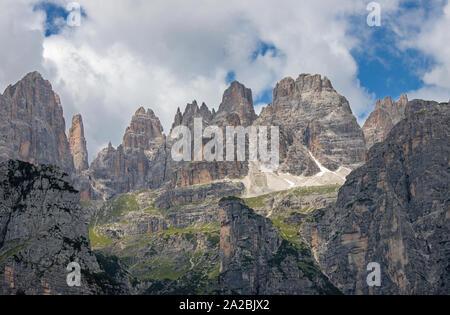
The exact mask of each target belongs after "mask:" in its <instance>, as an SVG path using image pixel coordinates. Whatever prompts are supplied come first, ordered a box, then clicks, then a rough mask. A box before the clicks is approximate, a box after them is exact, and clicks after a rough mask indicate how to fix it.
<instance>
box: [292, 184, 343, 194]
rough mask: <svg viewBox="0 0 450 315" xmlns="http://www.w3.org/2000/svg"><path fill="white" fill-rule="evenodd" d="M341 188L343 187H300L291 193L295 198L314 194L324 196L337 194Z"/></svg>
mask: <svg viewBox="0 0 450 315" xmlns="http://www.w3.org/2000/svg"><path fill="white" fill-rule="evenodd" d="M339 188H341V185H323V186H311V187H299V188H294V189H292V190H291V193H292V194H294V195H295V196H309V195H313V194H318V195H324V194H331V193H334V192H337V191H338V190H339Z"/></svg>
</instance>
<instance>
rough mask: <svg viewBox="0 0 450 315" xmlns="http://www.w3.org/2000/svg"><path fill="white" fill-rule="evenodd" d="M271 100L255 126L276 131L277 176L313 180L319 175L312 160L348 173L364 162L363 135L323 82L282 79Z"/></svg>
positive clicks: (310, 77)
mask: <svg viewBox="0 0 450 315" xmlns="http://www.w3.org/2000/svg"><path fill="white" fill-rule="evenodd" d="M273 98H274V99H273V105H272V104H269V105H268V106H267V107H266V108H264V109H263V111H262V112H261V115H260V117H259V118H258V119H257V120H256V121H255V123H254V124H255V125H266V126H270V125H274V126H280V160H281V162H282V163H281V168H280V170H281V171H283V172H287V173H291V174H295V175H305V176H310V175H314V174H316V173H318V172H319V171H320V169H319V165H317V163H315V161H314V159H313V157H314V158H315V159H317V160H318V161H319V162H320V163H321V164H322V165H323V166H324V167H326V168H327V169H329V170H331V171H335V170H337V169H338V168H339V167H341V166H344V167H348V168H351V169H353V168H355V167H357V166H359V165H361V163H362V162H363V161H364V158H365V154H366V149H365V142H364V135H363V132H362V130H361V128H360V127H359V125H358V123H357V121H356V118H355V117H354V116H353V114H352V111H351V109H350V106H349V103H348V101H347V100H346V99H345V97H343V96H341V95H339V94H338V93H337V92H336V91H335V90H334V88H333V86H332V85H331V82H330V81H329V80H328V78H326V77H324V78H322V77H321V76H320V75H309V74H302V75H300V76H299V77H298V78H297V79H296V80H294V79H292V78H285V79H283V80H281V81H280V82H279V83H278V84H277V86H276V87H275V89H274V92H273ZM310 153H311V154H312V155H313V157H312V156H311V154H310Z"/></svg>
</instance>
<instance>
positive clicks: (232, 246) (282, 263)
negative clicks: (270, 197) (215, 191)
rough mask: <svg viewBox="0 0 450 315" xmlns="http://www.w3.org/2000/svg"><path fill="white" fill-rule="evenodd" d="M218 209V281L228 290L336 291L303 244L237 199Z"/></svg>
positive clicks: (329, 292) (276, 292) (223, 200)
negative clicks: (281, 233) (288, 238)
mask: <svg viewBox="0 0 450 315" xmlns="http://www.w3.org/2000/svg"><path fill="white" fill-rule="evenodd" d="M219 208H220V212H219V214H220V220H221V230H220V269H219V271H220V276H219V284H220V286H221V289H222V291H223V292H225V293H228V294H244V295H255V294H327V293H328V294H337V293H339V291H338V290H337V289H336V288H335V287H334V286H333V285H332V284H331V283H330V282H329V281H328V279H327V278H326V277H325V276H324V275H323V274H322V273H321V272H320V271H319V270H318V267H317V266H316V265H315V263H314V260H313V259H312V256H311V252H310V251H309V249H308V248H306V247H296V246H294V245H293V244H292V243H289V242H287V241H286V240H283V239H282V238H281V237H279V230H278V228H276V227H275V226H274V225H273V223H272V222H271V221H270V220H269V219H267V218H264V217H262V216H259V215H257V214H255V213H254V212H253V210H252V209H250V208H248V207H247V206H246V205H245V204H244V202H243V201H242V200H240V199H238V198H234V197H229V198H224V199H222V200H221V201H220V202H219Z"/></svg>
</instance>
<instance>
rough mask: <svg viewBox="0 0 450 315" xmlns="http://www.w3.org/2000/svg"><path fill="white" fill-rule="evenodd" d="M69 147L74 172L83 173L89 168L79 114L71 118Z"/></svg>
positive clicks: (81, 120)
mask: <svg viewBox="0 0 450 315" xmlns="http://www.w3.org/2000/svg"><path fill="white" fill-rule="evenodd" d="M69 147H70V153H71V154H72V157H73V165H74V167H75V170H76V171H79V172H81V171H84V170H87V169H88V168H89V163H88V152H87V148H86V138H85V137H84V126H83V119H82V117H81V115H80V114H78V115H75V116H73V118H72V126H71V127H70V129H69Z"/></svg>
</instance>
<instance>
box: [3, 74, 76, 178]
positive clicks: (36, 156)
mask: <svg viewBox="0 0 450 315" xmlns="http://www.w3.org/2000/svg"><path fill="white" fill-rule="evenodd" d="M65 131H66V127H65V121H64V117H63V108H62V106H61V102H60V99H59V96H58V95H57V94H56V93H55V92H53V90H52V86H51V84H50V82H48V81H47V80H44V79H43V78H42V76H41V75H40V74H39V73H38V72H32V73H29V74H27V75H26V76H25V77H24V78H23V79H22V80H20V81H19V82H18V83H16V84H15V85H10V86H8V87H7V88H6V90H5V92H4V93H3V95H0V160H1V161H6V160H8V159H18V160H22V161H26V162H30V163H33V164H52V165H57V166H59V167H61V168H62V169H64V170H65V171H66V172H69V173H70V172H72V171H73V159H72V155H71V154H70V149H69V142H68V141H67V137H66V134H65Z"/></svg>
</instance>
